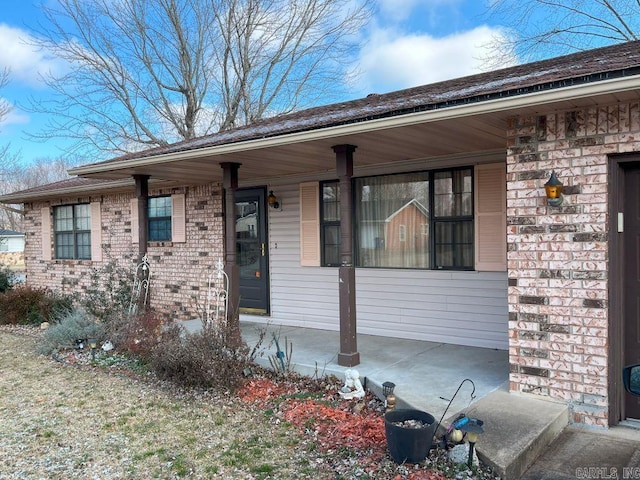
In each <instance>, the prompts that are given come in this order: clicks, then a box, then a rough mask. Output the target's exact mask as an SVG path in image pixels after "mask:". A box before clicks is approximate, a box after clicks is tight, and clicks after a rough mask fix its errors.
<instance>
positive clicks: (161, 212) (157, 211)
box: [148, 197, 171, 242]
mask: <svg viewBox="0 0 640 480" xmlns="http://www.w3.org/2000/svg"><path fill="white" fill-rule="evenodd" d="M148 211H149V241H150V242H170V241H171V197H150V198H149V204H148Z"/></svg>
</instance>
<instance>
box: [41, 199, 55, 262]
mask: <svg viewBox="0 0 640 480" xmlns="http://www.w3.org/2000/svg"><path fill="white" fill-rule="evenodd" d="M40 215H41V216H42V227H41V228H42V230H41V232H40V233H41V235H42V258H43V259H44V260H51V258H52V256H51V212H50V211H49V207H42V209H40Z"/></svg>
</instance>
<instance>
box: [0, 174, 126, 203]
mask: <svg viewBox="0 0 640 480" xmlns="http://www.w3.org/2000/svg"><path fill="white" fill-rule="evenodd" d="M133 186H134V183H133V180H132V179H130V178H127V179H123V180H113V181H108V182H104V183H100V184H97V185H75V186H72V187H64V188H59V189H55V190H39V191H37V192H31V193H29V192H24V193H21V192H16V193H10V194H8V195H2V196H0V203H6V204H19V203H26V202H31V201H34V200H44V199H51V198H52V197H54V196H55V197H66V196H71V195H87V194H91V193H96V192H103V191H113V190H126V189H130V188H133Z"/></svg>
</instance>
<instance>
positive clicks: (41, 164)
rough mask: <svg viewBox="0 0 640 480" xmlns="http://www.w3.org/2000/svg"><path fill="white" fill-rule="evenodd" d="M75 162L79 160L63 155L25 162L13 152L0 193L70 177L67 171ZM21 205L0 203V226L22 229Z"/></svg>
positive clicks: (3, 174) (5, 169)
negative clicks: (69, 158) (71, 159)
mask: <svg viewBox="0 0 640 480" xmlns="http://www.w3.org/2000/svg"><path fill="white" fill-rule="evenodd" d="M75 163H77V162H76V161H70V160H67V159H65V158H62V157H61V158H56V159H52V158H45V157H43V158H37V159H35V160H34V161H32V162H31V163H29V164H23V163H21V162H20V157H19V155H18V154H11V156H10V161H9V162H7V163H6V164H5V165H4V169H3V171H2V178H3V181H2V183H0V195H3V194H7V193H12V192H16V191H19V190H26V189H29V188H33V187H37V186H39V185H45V184H47V183H53V182H57V181H59V180H64V179H66V178H69V174H68V173H67V171H68V170H69V168H71V167H72V166H74V164H75ZM21 207H22V206H21V205H1V204H0V228H7V229H9V230H17V231H21V230H22V228H23V226H22V220H23V217H22V215H21V214H20V211H21Z"/></svg>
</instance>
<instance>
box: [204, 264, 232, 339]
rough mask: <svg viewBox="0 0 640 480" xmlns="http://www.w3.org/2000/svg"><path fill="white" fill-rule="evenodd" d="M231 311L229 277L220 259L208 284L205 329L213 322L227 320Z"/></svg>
mask: <svg viewBox="0 0 640 480" xmlns="http://www.w3.org/2000/svg"><path fill="white" fill-rule="evenodd" d="M228 311H229V277H228V276H227V273H226V272H225V271H224V262H223V261H222V259H218V261H217V263H216V265H215V269H214V270H213V271H212V272H211V273H210V274H209V280H208V282H207V304H206V305H205V318H204V327H210V326H211V325H212V324H213V322H220V321H222V320H226V318H227V312H228Z"/></svg>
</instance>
